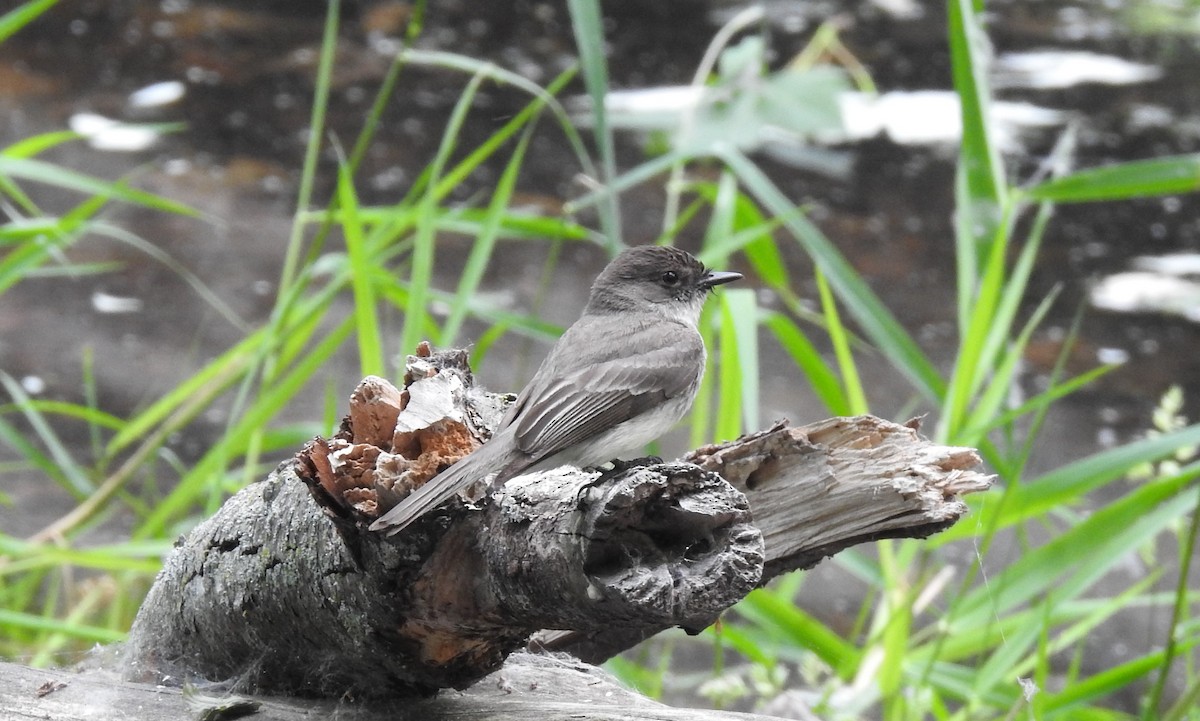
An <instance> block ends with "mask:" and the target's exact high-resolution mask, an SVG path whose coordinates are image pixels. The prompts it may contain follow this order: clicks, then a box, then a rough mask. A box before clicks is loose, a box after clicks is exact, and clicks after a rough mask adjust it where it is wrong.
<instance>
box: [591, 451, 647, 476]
mask: <svg viewBox="0 0 1200 721" xmlns="http://www.w3.org/2000/svg"><path fill="white" fill-rule="evenodd" d="M662 462H663V459H662V458H660V457H658V456H642V457H641V458H630V459H629V460H627V461H623V460H621V459H620V458H614V459H612V460H611V461H609V462H608V463H606V464H605V465H607V466H612V468H609V469H607V470H603V469H602V473H601V476H600V477H601V478H608V477H610V476H615V475H617V474H619V473H624V472H625V471H628V470H630V469H631V468H645V467H646V466H656V465H658V464H660V463H662Z"/></svg>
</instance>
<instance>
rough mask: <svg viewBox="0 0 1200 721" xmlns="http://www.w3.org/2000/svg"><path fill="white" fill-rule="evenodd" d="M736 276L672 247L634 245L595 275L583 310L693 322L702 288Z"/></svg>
mask: <svg viewBox="0 0 1200 721" xmlns="http://www.w3.org/2000/svg"><path fill="white" fill-rule="evenodd" d="M741 277H742V275H741V273H730V272H722V271H711V270H708V269H707V268H705V267H704V264H703V263H701V262H700V261H698V260H696V258H695V257H694V256H692V255H691V254H690V253H688V252H687V251H683V250H680V249H678V248H671V247H668V246H662V245H640V246H637V247H634V248H630V249H629V250H626V251H625V252H623V253H621V254H620V255H618V256H617V257H616V258H614V259H613V261H612V262H611V263H609V264H608V267H606V268H605V269H604V270H603V271H602V272H601V273H600V275H599V276H598V277H597V278H596V282H595V283H593V284H592V293H591V297H590V298H589V300H588V312H590V313H606V312H614V311H616V312H619V311H629V310H644V311H657V312H661V313H664V314H666V315H668V316H670V317H672V318H675V319H678V320H683V321H690V323H691V324H692V325H695V324H696V319H698V318H699V316H700V309H701V307H703V305H704V297H705V296H706V295H707V294H708V291H710V290H712V289H713V288H714V287H716V286H718V285H721V284H723V283H729V282H732V281H735V280H738V279H740V278H741Z"/></svg>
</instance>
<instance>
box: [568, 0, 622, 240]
mask: <svg viewBox="0 0 1200 721" xmlns="http://www.w3.org/2000/svg"><path fill="white" fill-rule="evenodd" d="M567 7H568V8H569V9H570V12H571V29H572V30H573V31H574V33H575V44H576V46H577V47H578V49H579V61H580V65H582V67H583V81H584V85H585V86H586V87H587V91H588V96H589V97H590V98H591V101H592V133H593V137H594V138H595V141H596V147H597V148H599V149H600V166H601V169H602V173H603V175H602V176H601V177H599V178H597V180H598V181H599V182H600V183H602V184H605V185H608V184H610V183H611V182H612V180H613V179H614V178H616V177H617V154H616V147H615V145H614V143H613V135H612V129H611V128H610V127H609V125H608V111H607V110H606V108H605V105H604V99H605V97H606V96H607V95H608V63H607V62H606V60H605V52H604V46H605V41H604V20H603V18H602V17H601V16H600V3H599V1H598V0H567ZM619 208H620V206H618V204H617V199H616V196H615V195H611V194H610V195H607V196H605V198H604V201H603V202H602V203H601V205H600V227H601V228H602V229H603V230H604V235H605V236H606V237H607V238H608V242H609V244H610V245H609V247H610V248H616V247H620V246H621V244H622V240H621V215H620V210H619Z"/></svg>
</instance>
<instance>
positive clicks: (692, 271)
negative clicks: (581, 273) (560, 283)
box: [371, 245, 742, 536]
mask: <svg viewBox="0 0 1200 721" xmlns="http://www.w3.org/2000/svg"><path fill="white" fill-rule="evenodd" d="M741 277H742V275H741V274H740V273H731V272H721V271H709V270H706V269H705V267H704V265H703V264H701V263H700V261H698V260H696V258H694V257H693V256H692V255H690V254H689V253H687V252H685V251H682V250H679V249H678V248H669V247H665V246H655V245H647V246H638V247H635V248H630V249H629V250H626V251H625V252H623V253H621V254H620V255H619V256H617V257H616V258H615V259H614V260H613V261H612V262H611V263H609V264H608V267H606V268H605V269H604V270H603V271H602V272H601V273H600V275H599V277H597V278H596V282H595V283H593V284H592V290H591V295H590V296H589V298H588V304H587V307H586V308H584V310H583V315H581V316H580V317H579V320H577V321H575V323H574V324H573V325H572V326H571V327H570V328H568V329H567V331H566V332H565V333H563V335H562V337H561V338H559V339H558V341H557V342H556V343H555V344H554V347H553V348H552V349H551V350H550V355H548V356H547V357H546V360H544V361H543V362H542V365H541V366H540V367H539V368H538V370H537V373H535V374H534V376H533V379H532V380H530V381H529V384H528V385H526V386H525V389H524V390H522V391H521V394H520V395H519V396H517V400H516V402H515V403H513V405H512V407H510V408H509V409H508V413H507V414H505V416H504V418H503V420H501V421H500V425H499V426H498V427H497V428H496V430H495V432H494V434H493V435H492V438H491V440H489V441H488V442H487V443H484V444H483V445H482V446H480V447H479V448H478V449H477V450H475V452H473V453H471V454H470V455H468V456H466V457H464V458H463V459H462V460H460V461H459V462H457V463H455V464H454V465H452V466H450V467H449V468H447V469H446V470H445V471H443V472H442V473H440V474H438V475H437V476H434V477H433V478H432V479H430V480H429V481H428V482H427V483H426V484H425V485H423V486H421V487H420V488H418V489H417V490H415V491H413V492H412V494H410V495H409V496H408V497H406V498H405V499H404V500H402V501H400V503H399V504H397V505H396V506H395V507H394V508H392V509H391V510H390V511H388V512H387V513H386V514H384V515H383V516H382V517H380V518H379V519H378V520H376V521H375V522H374V523H372V524H371V530H372V531H385V532H386V533H387V535H389V536H390V535H393V534H395V533H399V532H400V531H402V530H404V528H406V527H407V526H408V525H409V524H411V523H412V522H413V521H415V520H416V519H417V518H420V517H421V516H423V515H424V514H426V513H427V512H429V511H431V510H432V509H434V508H436V507H438V506H440V505H442V504H443V503H445V502H446V501H448V500H450V499H451V498H453V497H454V495H455V494H457V493H459V492H460V491H463V490H465V489H467V488H469V487H470V486H471V485H472V484H473V483H475V482H477V481H481V480H485V479H490V482H491V486H492V487H493V488H498V487H499V486H500V485H501V484H503V483H504V482H505V481H507V480H509V479H510V478H514V477H516V476H519V475H521V474H523V473H528V472H531V471H537V470H545V469H549V468H557V467H558V466H561V465H568V464H569V465H573V466H577V467H580V468H583V467H590V466H596V465H599V464H602V463H604V462H606V461H608V460H611V459H614V458H619V457H621V456H622V455H623V454H626V453H631V452H635V451H637V450H639V449H641V448H642V447H643V446H645V445H646V444H647V443H649V442H651V441H653V440H655V439H656V438H658V437H659V436H661V435H662V434H664V433H666V432H667V431H668V430H670V428H671V427H672V426H673V425H675V423H677V422H678V421H679V419H680V418H682V417H683V415H684V414H685V413H687V411H688V409H689V408H691V406H692V401H693V400H694V399H695V397H696V389H697V388H698V387H699V386H700V378H701V376H702V375H703V374H704V342H703V341H702V340H701V338H700V332H699V330H697V324H698V323H699V320H700V310H701V309H702V308H703V306H704V299H705V297H706V296H707V295H708V291H710V290H711V289H712V288H713V287H715V286H718V285H721V284H722V283H729V282H731V281H735V280H738V279H740V278H741Z"/></svg>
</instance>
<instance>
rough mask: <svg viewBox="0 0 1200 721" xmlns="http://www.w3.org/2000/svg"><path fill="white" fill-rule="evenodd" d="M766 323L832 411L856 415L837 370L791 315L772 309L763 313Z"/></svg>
mask: <svg viewBox="0 0 1200 721" xmlns="http://www.w3.org/2000/svg"><path fill="white" fill-rule="evenodd" d="M763 325H765V326H766V327H767V329H768V330H770V331H771V332H772V333H773V334H774V335H775V340H777V341H778V342H779V345H780V346H781V347H782V348H783V349H784V350H785V351H786V352H787V354H788V356H789V357H791V359H792V362H793V363H795V364H796V366H797V367H798V368H800V370H801V371H802V372H803V374H804V377H805V378H806V379H807V380H808V383H809V385H810V386H811V387H812V389H813V392H814V393H816V394H817V397H818V398H820V399H821V402H822V403H824V404H825V407H826V408H827V409H828V410H829V412H830V413H831V414H832V415H835V416H848V415H853V413H852V411H851V410H850V403H849V401H848V400H847V398H846V394H845V391H843V390H842V384H841V382H840V381H839V380H838V377H837V374H836V373H834V372H833V369H831V368H830V367H829V365H828V364H826V363H825V361H824V359H822V358H821V354H820V352H818V351H817V349H816V346H814V345H813V344H812V342H811V341H809V340H808V337H807V336H805V335H804V333H803V332H802V331H801V330H800V328H799V327H797V326H796V324H795V323H794V322H793V321H792V319H791V318H788V317H787V316H785V315H783V314H782V313H778V312H770V313H767V314H766V315H765V316H764V317H763Z"/></svg>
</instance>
